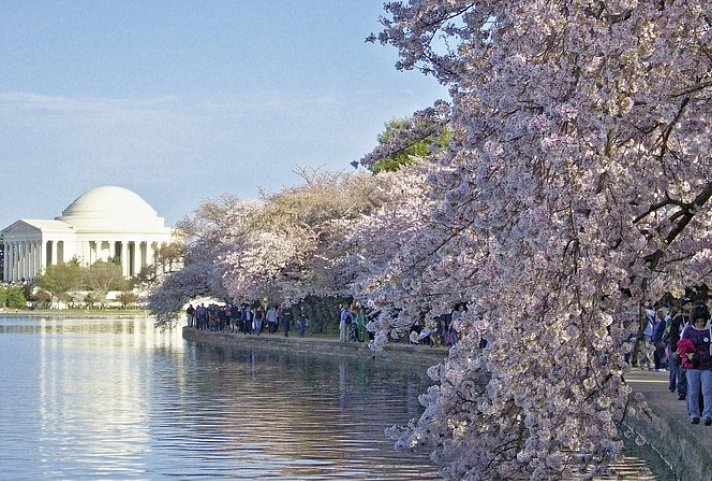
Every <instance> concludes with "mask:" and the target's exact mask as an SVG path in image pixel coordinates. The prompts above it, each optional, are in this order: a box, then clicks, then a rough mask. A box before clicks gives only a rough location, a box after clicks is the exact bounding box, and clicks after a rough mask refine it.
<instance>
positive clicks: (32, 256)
mask: <svg viewBox="0 0 712 481" xmlns="http://www.w3.org/2000/svg"><path fill="white" fill-rule="evenodd" d="M36 243H37V241H30V242H29V244H30V245H29V248H30V249H29V252H28V254H29V257H28V261H29V262H28V264H29V267H30V277H33V278H34V277H35V273H36V272H37V271H36V270H35V268H36V267H37V248H36V247H35V244H36Z"/></svg>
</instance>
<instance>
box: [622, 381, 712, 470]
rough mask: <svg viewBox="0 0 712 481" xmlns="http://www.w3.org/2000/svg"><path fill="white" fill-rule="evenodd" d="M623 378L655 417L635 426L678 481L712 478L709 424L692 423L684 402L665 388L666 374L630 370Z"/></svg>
mask: <svg viewBox="0 0 712 481" xmlns="http://www.w3.org/2000/svg"><path fill="white" fill-rule="evenodd" d="M626 381H627V382H628V383H629V384H630V385H631V386H632V387H633V389H635V390H636V391H638V392H641V393H643V394H645V397H646V398H647V400H648V404H649V405H650V408H651V409H652V410H653V412H654V413H655V415H656V416H657V419H655V420H654V421H653V422H652V423H650V422H646V421H638V422H636V423H635V429H636V430H637V431H638V432H640V433H641V434H643V435H644V436H645V438H646V439H647V440H648V443H649V444H650V446H651V447H652V448H653V449H654V450H656V451H657V452H658V453H659V454H660V455H661V456H662V458H663V459H664V460H665V461H666V462H667V464H668V465H669V466H670V468H671V469H672V471H673V473H675V476H676V477H677V479H678V480H680V481H710V480H712V426H705V425H704V424H702V423H700V424H698V425H693V424H691V423H690V418H689V416H688V415H687V408H686V401H679V400H678V399H677V393H675V394H673V393H671V392H670V391H668V389H667V386H668V373H667V372H655V371H637V370H636V371H633V372H631V373H629V374H628V375H627V376H626Z"/></svg>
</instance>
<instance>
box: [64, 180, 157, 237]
mask: <svg viewBox="0 0 712 481" xmlns="http://www.w3.org/2000/svg"><path fill="white" fill-rule="evenodd" d="M56 219H57V220H60V221H62V222H66V223H67V224H70V225H73V226H76V227H80V228H82V229H92V228H101V229H109V230H117V231H125V230H127V229H141V230H144V229H156V228H159V229H160V228H164V227H165V224H164V219H163V218H162V217H159V216H158V214H157V213H156V211H155V210H154V209H153V207H151V206H150V205H149V204H148V202H146V201H145V200H143V198H142V197H141V196H140V195H138V194H136V193H135V192H132V191H130V190H128V189H124V188H123V187H117V186H113V185H105V186H102V187H97V188H95V189H92V190H90V191H88V192H85V193H84V194H82V195H80V196H79V197H77V198H76V199H75V200H74V202H72V203H71V204H69V206H68V207H67V208H66V209H64V210H63V211H62V215H61V216H60V217H57V218H56Z"/></svg>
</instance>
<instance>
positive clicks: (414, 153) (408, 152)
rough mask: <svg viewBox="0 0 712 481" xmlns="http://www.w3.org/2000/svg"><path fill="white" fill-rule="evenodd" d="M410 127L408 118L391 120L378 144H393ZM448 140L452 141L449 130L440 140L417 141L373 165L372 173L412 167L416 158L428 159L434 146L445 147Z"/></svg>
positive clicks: (431, 138) (380, 135)
mask: <svg viewBox="0 0 712 481" xmlns="http://www.w3.org/2000/svg"><path fill="white" fill-rule="evenodd" d="M409 126H410V120H409V119H407V118H404V119H396V120H391V121H390V122H388V123H386V130H384V131H383V132H382V133H381V134H379V135H378V143H379V144H381V145H385V144H388V143H390V142H392V141H393V140H394V139H395V138H396V137H397V136H398V134H399V132H401V131H405V130H407V129H408V128H409ZM448 140H450V133H449V131H448V130H445V131H444V132H443V134H442V135H440V137H439V138H434V137H433V136H430V137H426V138H424V139H421V140H418V141H415V142H413V143H411V144H409V145H408V146H406V147H404V148H402V149H400V150H398V151H397V152H395V153H393V154H391V155H389V156H387V157H383V158H382V159H380V160H379V161H378V162H376V163H375V164H373V166H372V167H371V171H372V172H373V173H374V174H377V173H379V172H395V171H397V170H399V169H400V168H401V167H402V166H404V165H411V164H412V163H413V162H414V160H413V159H414V158H418V157H420V158H424V157H428V156H429V155H430V154H432V153H433V151H434V149H433V145H437V147H438V148H440V147H444V146H445V145H446V144H447V142H448Z"/></svg>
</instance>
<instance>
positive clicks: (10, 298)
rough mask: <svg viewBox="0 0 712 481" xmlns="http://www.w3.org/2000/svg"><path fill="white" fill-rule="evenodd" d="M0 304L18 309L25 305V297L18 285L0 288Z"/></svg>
mask: <svg viewBox="0 0 712 481" xmlns="http://www.w3.org/2000/svg"><path fill="white" fill-rule="evenodd" d="M0 306H1V307H7V308H10V309H20V308H23V307H26V306H27V298H26V297H25V293H24V291H23V290H22V287H19V286H8V287H2V288H0Z"/></svg>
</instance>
